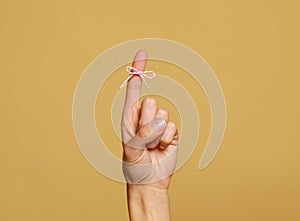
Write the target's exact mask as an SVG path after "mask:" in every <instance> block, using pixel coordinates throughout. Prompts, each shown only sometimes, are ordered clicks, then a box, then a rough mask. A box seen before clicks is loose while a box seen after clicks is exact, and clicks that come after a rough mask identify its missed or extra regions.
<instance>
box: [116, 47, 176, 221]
mask: <svg viewBox="0 0 300 221" xmlns="http://www.w3.org/2000/svg"><path fill="white" fill-rule="evenodd" d="M146 61H147V53H146V52H145V51H144V50H140V51H138V52H137V53H136V55H135V58H134V62H133V64H132V66H133V67H134V68H136V69H138V70H141V71H142V70H144V69H145V66H146ZM141 87H142V79H141V78H140V77H139V76H138V75H134V76H133V77H132V78H131V79H130V80H129V81H128V83H127V90H126V98H125V104H124V108H123V113H122V123H121V129H122V141H123V172H124V176H125V178H126V180H127V201H128V211H129V217H130V220H131V221H136V220H138V221H140V220H143V221H148V220H164V221H168V220H171V216H170V206H169V194H168V189H169V186H170V181H171V176H172V173H173V172H174V170H175V165H176V160H177V150H178V140H179V136H178V131H177V126H176V124H175V123H173V122H170V121H169V113H168V111H167V110H164V109H160V108H158V106H157V102H156V100H155V99H153V98H149V97H147V98H145V99H144V100H143V101H142V102H140V90H141ZM145 165H146V166H145ZM148 165H150V166H149V167H148ZM143 166H144V167H143Z"/></svg>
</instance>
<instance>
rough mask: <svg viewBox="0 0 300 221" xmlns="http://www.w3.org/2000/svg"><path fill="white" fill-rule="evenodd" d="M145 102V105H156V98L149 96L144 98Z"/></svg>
mask: <svg viewBox="0 0 300 221" xmlns="http://www.w3.org/2000/svg"><path fill="white" fill-rule="evenodd" d="M143 104H144V105H147V106H148V105H149V106H153V105H156V100H155V99H154V98H151V97H147V98H145V99H144V100H143Z"/></svg>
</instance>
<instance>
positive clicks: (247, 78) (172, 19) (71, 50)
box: [0, 0, 300, 221]
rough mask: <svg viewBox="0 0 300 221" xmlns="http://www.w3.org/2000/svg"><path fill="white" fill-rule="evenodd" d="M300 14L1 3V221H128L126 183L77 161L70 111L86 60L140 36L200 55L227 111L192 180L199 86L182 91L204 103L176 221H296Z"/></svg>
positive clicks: (248, 5)
mask: <svg viewBox="0 0 300 221" xmlns="http://www.w3.org/2000/svg"><path fill="white" fill-rule="evenodd" d="M299 6H300V5H299V3H298V1H296V0H295V1H292V0H287V1H277V0H272V1H271V0H268V1H267V0H264V1H261V0H251V1H248V0H247V1H240V0H229V1H196V0H195V1H181V2H179V1H177V2H175V1H66V0H60V1H37V0H36V1H32V0H29V1H20V0H19V1H8V0H2V1H1V2H0V25H1V26H0V28H1V37H0V39H1V41H0V46H1V47H0V56H1V57H0V60H1V65H0V104H1V108H0V113H1V114H0V125H1V127H0V134H1V135H0V137H1V139H0V141H1V149H0V151H1V152H0V174H1V178H0V220H9V221H10V220H31V221H33V220H45V221H47V220H89V221H93V220H127V219H128V218H127V211H126V203H125V201H126V198H125V186H124V184H119V183H116V182H113V181H111V180H109V179H107V178H105V177H103V176H102V175H100V174H99V173H98V172H97V171H95V170H94V169H93V168H92V167H91V166H90V165H89V164H88V162H87V161H86V160H85V159H84V158H83V156H82V154H81V153H80V151H79V148H78V147H77V145H76V142H75V139H74V135H73V130H72V121H71V108H72V97H73V93H74V90H75V87H76V84H77V82H78V80H79V78H80V75H81V73H82V71H83V70H84V68H85V67H86V66H87V64H88V63H89V62H90V61H91V60H92V59H93V58H94V57H96V56H97V55H98V54H99V53H101V52H103V51H104V50H105V49H108V48H110V47H112V46H113V45H116V44H119V43H122V42H124V41H127V40H132V39H136V38H144V37H158V38H166V39H171V40H175V41H178V42H180V43H183V44H185V45H187V46H189V47H191V48H193V49H194V50H195V51H197V52H198V53H199V54H201V55H202V56H203V57H204V58H205V59H206V60H207V61H208V63H209V64H210V65H211V67H212V68H213V70H214V71H215V73H216V75H217V77H218V79H219V81H220V83H221V85H222V87H223V90H224V94H225V97H226V102H227V108H228V119H227V120H228V123H227V130H226V135H225V138H224V142H223V145H222V148H221V151H220V152H219V154H218V155H217V157H216V158H215V160H214V161H213V163H212V164H211V165H210V166H209V167H208V168H207V169H206V170H204V171H199V170H198V169H197V167H198V161H199V157H200V155H201V153H202V151H203V148H204V145H205V143H206V141H207V136H208V132H209V125H210V121H209V107H208V103H207V101H206V100H205V97H204V96H203V93H202V92H201V90H200V88H197V87H194V88H193V87H192V88H191V89H190V90H194V91H192V93H196V94H197V93H199V94H200V96H198V97H197V96H195V97H196V98H198V100H197V101H196V103H197V106H198V107H199V108H200V112H201V119H202V122H203V125H201V126H202V132H201V135H200V139H199V143H198V147H197V149H196V151H195V153H194V154H193V156H192V158H191V159H190V161H189V162H188V163H187V164H186V165H185V167H184V168H183V169H181V170H180V171H179V172H177V173H176V174H175V176H174V178H173V182H172V187H171V190H170V195H171V204H172V205H171V206H172V215H173V220H175V221H176V220H178V221H179V220H205V221H212V220H213V221H215V220H222V221H223V220H230V221H233V220H234V221H237V220H245V221H246V220H251V221H253V220H264V221H266V220H270V221H277V220H278V221H279V220H288V221H292V220H300V212H299V207H300V203H299V200H300V171H299V167H300V160H299V153H300V150H299V149H300V148H299V147H300V142H299V140H300V139H299V135H298V134H299V123H300V122H299V107H300V105H299V93H300V87H299V80H300V77H299V70H300V68H299V62H298V61H299V50H300V42H299V39H300V31H299V19H300V15H299V9H300V7H299ZM177 78H182V81H183V82H184V81H186V78H185V77H184V75H182V76H181V75H177ZM120 81H121V80H120ZM118 85H119V82H116V83H115V85H114V87H115V88H117V87H118ZM99 98H101V96H99ZM107 99H109V96H108V97H107ZM109 102H110V101H109V100H106V103H109ZM160 104H161V105H166V106H168V104H167V102H164V101H161V103H160ZM102 108H106V107H100V106H99V100H98V102H97V110H98V111H99V112H101V110H103V109H102ZM173 112H174V113H175V112H176V111H175V110H173V111H172V113H173ZM97 123H98V126H99V127H101V119H100V118H98V117H97ZM103 124H106V125H109V121H108V119H107V120H106V121H105V122H103ZM107 142H114V141H112V140H109V139H108V141H107ZM119 148H120V145H117V146H116V147H112V152H114V153H116V154H119V153H120V149H119ZM182 148H184V147H182Z"/></svg>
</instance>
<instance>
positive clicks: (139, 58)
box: [125, 50, 147, 110]
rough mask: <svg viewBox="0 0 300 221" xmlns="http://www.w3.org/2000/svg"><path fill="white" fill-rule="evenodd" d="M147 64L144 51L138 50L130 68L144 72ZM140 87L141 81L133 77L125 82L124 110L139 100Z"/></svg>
mask: <svg viewBox="0 0 300 221" xmlns="http://www.w3.org/2000/svg"><path fill="white" fill-rule="evenodd" d="M146 62H147V52H146V51H144V50H139V51H138V52H137V53H136V55H135V57H134V61H133V63H132V67H134V68H136V69H137V70H140V71H143V70H145V67H146ZM141 87H142V79H141V78H140V77H139V76H137V75H134V76H133V77H132V78H130V80H129V81H128V82H127V90H126V98H125V108H126V109H127V110H128V109H130V108H132V107H133V104H134V103H135V102H136V101H138V100H139V98H140V93H141Z"/></svg>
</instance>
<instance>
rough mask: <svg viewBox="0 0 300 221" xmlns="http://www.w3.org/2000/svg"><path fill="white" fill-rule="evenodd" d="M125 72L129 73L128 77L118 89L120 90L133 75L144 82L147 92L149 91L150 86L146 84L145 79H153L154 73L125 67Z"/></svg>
mask: <svg viewBox="0 0 300 221" xmlns="http://www.w3.org/2000/svg"><path fill="white" fill-rule="evenodd" d="M126 72H128V73H129V76H128V77H127V79H126V80H125V81H124V82H123V83H122V84H121V86H120V88H122V87H123V86H124V85H125V84H126V83H127V82H128V81H129V80H130V78H132V77H133V76H134V75H138V76H140V77H141V78H142V80H143V81H144V83H145V85H146V87H147V89H148V90H150V86H149V84H148V82H147V81H146V78H148V79H153V78H155V76H156V73H155V72H154V71H140V70H138V69H136V68H134V67H131V66H127V67H126Z"/></svg>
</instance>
